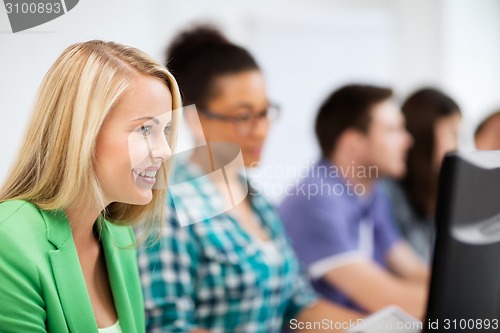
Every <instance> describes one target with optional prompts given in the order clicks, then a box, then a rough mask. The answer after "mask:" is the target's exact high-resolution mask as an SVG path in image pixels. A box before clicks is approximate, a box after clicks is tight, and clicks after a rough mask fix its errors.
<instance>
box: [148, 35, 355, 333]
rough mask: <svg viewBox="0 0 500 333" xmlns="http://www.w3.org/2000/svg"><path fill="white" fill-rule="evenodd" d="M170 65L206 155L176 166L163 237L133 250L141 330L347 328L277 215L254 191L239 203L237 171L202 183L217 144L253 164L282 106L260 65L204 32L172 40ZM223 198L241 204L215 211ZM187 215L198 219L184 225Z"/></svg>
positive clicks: (217, 156) (218, 154) (220, 154)
mask: <svg viewBox="0 0 500 333" xmlns="http://www.w3.org/2000/svg"><path fill="white" fill-rule="evenodd" d="M167 59H168V67H169V69H170V70H171V71H172V72H173V73H175V74H174V75H176V78H177V80H178V82H179V87H180V89H181V91H182V93H183V97H184V103H185V105H190V104H195V105H196V110H197V117H198V118H199V123H200V124H201V129H196V128H193V131H192V132H193V135H194V140H195V142H196V144H197V146H202V145H204V144H205V141H206V142H207V143H208V153H207V151H206V150H203V149H195V150H194V153H193V155H192V156H191V158H190V159H189V161H188V162H187V163H185V164H184V165H181V166H178V167H177V170H176V173H175V176H174V177H173V183H175V184H188V186H187V188H186V190H184V191H182V192H181V196H183V198H182V203H179V201H178V200H176V199H172V201H171V202H170V205H171V214H170V218H169V219H168V220H167V221H166V224H165V225H164V228H163V233H162V237H161V241H160V242H158V243H156V244H153V246H152V247H149V248H143V249H142V250H140V251H139V266H140V271H141V279H142V283H143V288H144V296H145V307H146V318H147V319H146V326H147V330H148V331H149V332H228V333H229V332H231V333H234V332H252V333H272V332H280V331H281V330H282V329H283V328H286V327H287V326H289V327H290V328H292V329H293V328H298V327H303V325H305V324H304V322H313V321H317V322H321V320H322V319H331V320H332V323H337V326H339V325H340V324H341V323H344V322H346V323H344V327H343V328H344V329H345V328H346V326H345V325H348V321H349V319H351V318H354V317H356V314H354V313H351V312H348V311H346V310H344V309H341V308H338V307H336V306H334V305H332V304H329V303H326V302H324V301H320V300H318V299H317V297H316V296H315V294H314V293H313V291H312V289H311V288H310V286H309V284H308V282H306V280H305V279H304V278H303V277H302V276H301V274H300V272H299V265H298V262H297V259H296V257H295V255H294V253H293V251H292V249H291V247H290V245H289V243H288V242H287V239H286V238H285V235H284V231H283V228H282V225H281V222H280V220H279V218H278V216H277V214H276V212H275V211H274V209H273V208H272V207H271V206H270V205H269V203H267V202H266V200H265V199H264V198H263V197H262V196H261V195H258V194H256V193H255V192H252V189H251V188H250V189H249V191H250V194H248V195H247V196H246V197H245V194H246V189H247V188H248V183H247V182H246V181H244V180H242V179H241V170H240V169H242V168H238V167H234V166H232V165H225V166H223V169H224V172H223V175H224V177H220V178H216V177H215V176H214V177H212V176H210V177H204V175H206V174H210V175H214V174H216V171H217V170H216V169H217V167H215V168H214V165H217V164H218V162H217V161H220V160H223V159H224V155H225V154H229V153H228V151H227V150H226V149H217V145H216V143H217V142H227V143H232V144H235V145H237V146H239V148H240V149H241V156H242V165H241V167H243V166H245V167H250V166H256V165H257V164H258V163H259V161H260V158H261V154H262V148H263V146H264V142H265V139H266V136H267V134H268V131H269V127H270V125H271V123H272V121H273V120H275V119H276V118H277V117H278V115H279V108H278V107H277V106H275V105H274V104H273V103H271V102H270V101H269V98H268V95H267V92H266V88H265V83H264V77H263V75H262V72H261V71H260V69H259V67H258V65H257V63H256V62H255V60H254V59H253V57H252V56H251V55H250V54H249V53H248V51H246V50H245V49H243V48H241V47H239V46H237V45H234V44H232V43H231V42H229V41H228V40H227V39H226V38H225V37H224V36H222V35H221V33H220V32H219V31H217V30H216V29H214V28H210V27H207V26H202V27H196V28H193V29H191V30H188V31H185V32H183V33H181V34H180V35H178V36H177V37H176V39H175V40H174V42H173V43H172V45H171V46H170V47H169V48H168V51H167ZM188 122H189V119H188ZM219 167H220V165H219ZM175 187H176V186H172V187H171V189H173V188H175ZM174 192H175V191H174ZM242 193H243V196H241V195H240V194H242ZM227 196H229V197H231V198H233V199H234V198H236V197H240V198H241V197H244V198H245V199H244V200H241V201H238V200H236V204H234V205H233V206H231V207H229V208H228V209H222V210H221V209H220V207H221V203H222V202H224V197H227ZM238 202H239V203H238ZM181 206H183V207H187V209H186V212H185V213H182V214H181V213H179V211H180V207H181ZM200 210H204V211H203V212H201V211H200ZM210 212H212V213H210ZM213 212H216V214H213ZM184 214H188V215H189V214H191V215H198V216H202V218H200V219H199V220H200V221H199V222H197V223H193V224H188V225H184V226H182V225H183V224H185V223H182V221H180V218H181V217H182V216H184ZM203 216H205V217H210V218H203ZM323 328H325V327H323ZM332 328H334V327H333V326H332ZM332 331H335V329H332Z"/></svg>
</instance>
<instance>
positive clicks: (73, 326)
mask: <svg viewBox="0 0 500 333" xmlns="http://www.w3.org/2000/svg"><path fill="white" fill-rule="evenodd" d="M40 212H41V214H42V215H43V217H44V220H45V222H46V226H47V239H48V240H49V241H50V242H51V243H52V244H53V245H54V247H55V249H54V250H51V251H50V252H49V260H50V264H51V267H52V273H53V275H54V279H55V281H56V285H57V291H58V294H59V299H60V301H61V304H62V308H63V311H64V316H65V318H66V322H67V323H68V328H69V331H70V332H72V333H75V332H76V333H77V332H82V333H88V332H97V323H96V320H95V316H94V312H93V309H92V303H91V302H90V297H89V295H88V291H87V286H86V284H85V278H84V276H83V272H82V268H81V266H80V261H79V259H78V253H77V251H76V247H75V243H74V241H73V236H72V233H71V227H70V224H69V221H68V219H67V217H66V214H65V213H64V212H47V211H43V210H40ZM114 228H115V227H114V226H111V225H109V222H105V223H104V225H103V228H102V232H101V244H102V248H103V251H104V256H105V258H106V267H107V271H108V277H109V282H110V285H111V291H112V293H113V299H114V303H115V308H116V311H117V313H118V318H119V321H120V326H121V328H122V330H123V332H133V331H135V330H136V326H135V322H134V318H135V316H134V312H133V310H132V309H133V306H132V304H131V302H130V299H129V297H128V293H127V286H126V285H125V281H124V278H123V277H124V272H123V269H122V265H121V262H120V256H119V251H120V247H123V248H124V247H127V246H130V245H131V244H117V243H115V238H114V237H113V234H114Z"/></svg>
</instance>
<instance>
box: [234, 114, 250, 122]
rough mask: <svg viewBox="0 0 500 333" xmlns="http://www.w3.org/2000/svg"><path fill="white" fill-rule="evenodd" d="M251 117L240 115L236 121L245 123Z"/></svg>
mask: <svg viewBox="0 0 500 333" xmlns="http://www.w3.org/2000/svg"><path fill="white" fill-rule="evenodd" d="M251 119H252V116H250V115H245V116H240V117H236V118H235V120H236V122H238V123H245V122H247V121H249V120H251Z"/></svg>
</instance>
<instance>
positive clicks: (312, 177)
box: [280, 85, 429, 317]
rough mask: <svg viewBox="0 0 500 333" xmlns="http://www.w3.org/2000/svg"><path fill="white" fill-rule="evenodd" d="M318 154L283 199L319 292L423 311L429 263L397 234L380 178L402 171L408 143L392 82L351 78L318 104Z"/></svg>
mask: <svg viewBox="0 0 500 333" xmlns="http://www.w3.org/2000/svg"><path fill="white" fill-rule="evenodd" d="M316 135H317V138H318V141H319V144H320V147H321V151H322V159H321V160H320V161H319V162H318V163H317V164H316V165H314V166H313V167H312V168H311V170H310V172H309V174H308V176H307V177H306V178H305V179H304V180H303V181H302V183H300V185H299V186H298V187H297V188H296V190H295V191H293V193H291V194H290V196H289V197H287V198H286V199H285V201H284V202H283V203H282V205H281V207H280V214H281V217H282V218H283V220H284V223H285V227H286V230H287V232H288V235H289V236H290V238H291V240H292V245H293V247H294V248H295V250H296V252H297V254H298V257H299V259H300V260H301V262H302V263H303V264H304V265H305V267H306V269H307V271H308V272H309V275H310V277H311V279H312V280H313V284H314V287H315V288H316V289H317V290H318V292H320V293H321V294H322V295H323V296H325V297H327V298H328V299H330V300H332V301H335V302H337V303H340V304H344V305H346V306H349V307H351V308H353V309H357V310H362V311H365V312H367V313H371V312H374V311H377V310H380V309H382V308H384V307H386V306H389V305H393V304H395V305H398V306H399V307H401V308H403V309H404V310H406V311H407V312H408V313H410V314H412V315H414V316H416V317H422V316H423V315H424V313H423V312H424V308H425V302H426V297H427V283H428V279H429V270H428V267H427V266H426V265H425V264H424V263H423V262H422V261H421V260H420V259H419V257H418V256H417V255H416V254H415V253H414V252H413V251H412V250H411V248H410V247H409V246H408V244H407V243H406V242H405V241H403V240H402V239H401V238H400V236H399V235H398V233H397V231H396V229H395V225H394V222H393V218H392V216H391V213H390V210H389V207H388V201H387V199H386V197H385V195H384V192H383V191H382V190H381V188H379V186H378V182H377V180H378V178H382V177H401V176H402V175H403V174H404V173H405V170H406V165H405V159H406V155H407V151H408V149H409V147H410V146H411V144H412V139H411V137H410V135H409V134H408V133H407V132H406V130H405V123H404V118H403V116H402V114H401V111H400V110H399V108H398V107H397V106H396V105H395V104H394V102H393V101H392V91H391V90H390V89H385V88H379V87H373V86H363V85H349V86H345V87H343V88H341V89H339V90H337V91H335V92H333V93H332V94H331V95H330V96H329V97H328V99H327V100H326V101H325V102H324V103H323V105H322V106H321V108H320V110H319V113H318V115H317V119H316Z"/></svg>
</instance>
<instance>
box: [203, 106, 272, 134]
mask: <svg viewBox="0 0 500 333" xmlns="http://www.w3.org/2000/svg"><path fill="white" fill-rule="evenodd" d="M198 110H199V111H200V112H201V113H202V114H203V115H204V116H205V117H207V118H210V119H216V120H219V121H225V122H230V123H232V124H233V126H234V127H235V129H236V131H237V132H238V133H239V134H240V135H241V136H248V135H249V134H250V133H251V132H252V130H253V129H254V128H255V125H256V123H257V120H264V121H265V122H266V125H269V124H271V123H273V122H274V121H276V120H277V119H278V118H279V115H280V113H281V109H280V107H279V106H278V105H276V104H270V105H269V106H268V107H267V109H265V110H264V111H261V112H258V113H254V112H252V111H250V110H248V111H247V112H246V113H245V114H243V115H240V116H229V115H224V114H217V113H213V112H212V111H210V110H207V109H198Z"/></svg>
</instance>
